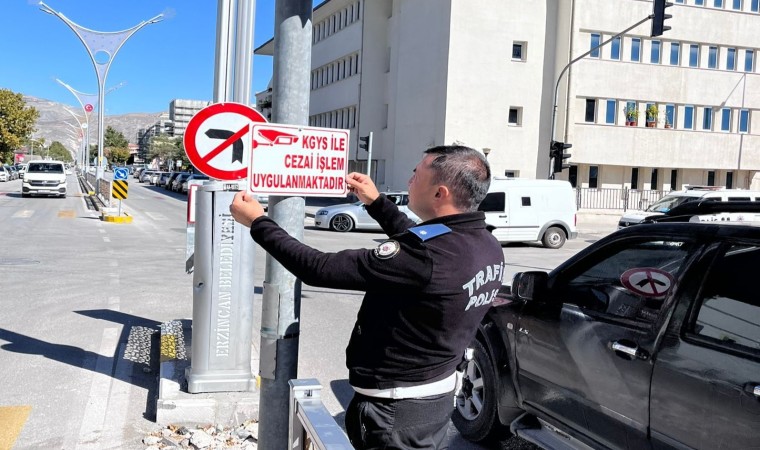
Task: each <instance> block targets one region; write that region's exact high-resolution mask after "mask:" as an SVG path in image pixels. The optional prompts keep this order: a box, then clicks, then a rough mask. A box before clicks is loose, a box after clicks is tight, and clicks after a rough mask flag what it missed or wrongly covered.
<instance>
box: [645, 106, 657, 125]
mask: <svg viewBox="0 0 760 450" xmlns="http://www.w3.org/2000/svg"><path fill="white" fill-rule="evenodd" d="M658 113H659V111H658V109H657V105H655V104H651V105H649V106H647V110H646V114H647V127H648V128H656V127H657V115H658Z"/></svg>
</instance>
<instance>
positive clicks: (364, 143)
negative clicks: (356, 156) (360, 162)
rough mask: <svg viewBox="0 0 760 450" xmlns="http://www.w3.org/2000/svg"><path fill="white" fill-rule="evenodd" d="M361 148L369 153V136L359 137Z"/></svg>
mask: <svg viewBox="0 0 760 450" xmlns="http://www.w3.org/2000/svg"><path fill="white" fill-rule="evenodd" d="M359 148H360V149H362V150H364V151H365V152H368V151H369V135H367V136H359Z"/></svg>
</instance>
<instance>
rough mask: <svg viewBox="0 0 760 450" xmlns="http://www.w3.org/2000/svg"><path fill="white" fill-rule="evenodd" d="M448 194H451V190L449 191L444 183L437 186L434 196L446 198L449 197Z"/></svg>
mask: <svg viewBox="0 0 760 450" xmlns="http://www.w3.org/2000/svg"><path fill="white" fill-rule="evenodd" d="M449 195H451V191H449V188H447V187H446V186H444V185H440V186H438V189H437V190H436V192H435V198H437V199H439V200H441V199H446V198H448V197H449Z"/></svg>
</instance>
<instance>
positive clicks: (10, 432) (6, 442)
mask: <svg viewBox="0 0 760 450" xmlns="http://www.w3.org/2000/svg"><path fill="white" fill-rule="evenodd" d="M31 410H32V407H31V406H29V405H25V406H0V424H2V425H1V426H0V449H8V450H10V449H12V448H13V444H15V443H16V439H17V438H18V435H19V434H21V430H22V429H23V428H24V424H25V423H26V419H27V418H28V417H29V412H30V411H31Z"/></svg>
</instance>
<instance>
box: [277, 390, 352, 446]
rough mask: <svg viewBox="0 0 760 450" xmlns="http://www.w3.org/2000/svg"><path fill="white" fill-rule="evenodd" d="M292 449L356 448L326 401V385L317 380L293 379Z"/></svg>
mask: <svg viewBox="0 0 760 450" xmlns="http://www.w3.org/2000/svg"><path fill="white" fill-rule="evenodd" d="M288 384H289V385H290V421H289V422H290V423H289V425H290V427H289V429H288V449H290V450H310V449H313V448H316V449H319V450H353V448H354V447H353V446H352V445H351V443H350V442H349V441H348V437H346V434H345V433H344V432H343V429H342V428H341V427H340V426H338V424H337V423H335V419H333V417H332V416H331V415H330V412H329V411H327V408H325V405H323V404H322V400H321V392H322V386H321V385H320V384H319V381H317V380H315V379H305V380H290V381H288Z"/></svg>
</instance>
